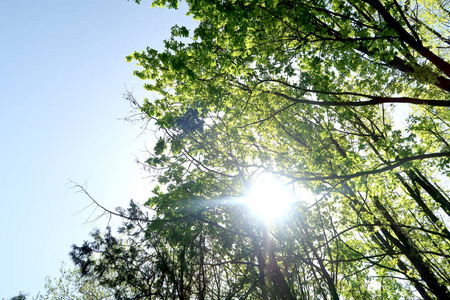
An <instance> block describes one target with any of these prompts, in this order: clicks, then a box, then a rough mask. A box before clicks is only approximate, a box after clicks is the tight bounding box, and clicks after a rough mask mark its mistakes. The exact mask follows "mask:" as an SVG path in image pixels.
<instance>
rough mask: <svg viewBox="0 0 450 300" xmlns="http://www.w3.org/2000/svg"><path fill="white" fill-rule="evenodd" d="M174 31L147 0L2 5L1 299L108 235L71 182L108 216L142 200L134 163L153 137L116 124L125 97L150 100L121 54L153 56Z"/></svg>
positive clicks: (142, 178) (28, 288)
mask: <svg viewBox="0 0 450 300" xmlns="http://www.w3.org/2000/svg"><path fill="white" fill-rule="evenodd" d="M174 24H180V25H187V26H190V25H192V24H193V21H191V20H190V18H189V17H186V16H185V10H184V9H181V10H180V11H174V10H167V9H161V8H154V9H152V8H151V7H150V1H142V3H141V5H137V4H135V3H134V2H132V1H130V2H128V1H126V0H77V1H63V0H46V1H34V0H14V1H1V2H0V34H1V35H0V36H1V43H0V104H1V109H0V130H1V135H0V143H1V144H0V145H1V147H0V166H1V172H0V191H1V196H2V200H1V204H2V205H1V212H2V213H1V218H0V230H1V247H0V299H2V298H5V299H9V297H12V296H14V295H17V294H18V293H19V292H20V291H22V292H25V293H29V294H30V295H31V296H34V295H36V294H37V293H38V292H39V291H41V292H42V291H43V290H44V283H45V277H46V276H50V277H58V275H59V269H60V266H61V263H62V262H63V261H65V262H68V263H69V264H68V265H69V266H70V265H71V262H70V258H69V256H68V253H69V252H70V250H71V245H72V244H81V243H82V242H83V241H84V240H88V239H89V233H90V232H91V231H92V230H93V229H94V228H96V227H98V228H100V229H104V228H105V226H106V220H104V219H103V220H100V221H96V222H94V223H92V222H86V221H88V220H92V219H94V218H95V216H97V215H98V214H99V213H100V211H99V210H97V211H93V207H92V206H91V207H88V208H87V209H85V210H83V208H86V207H87V206H88V205H89V204H91V201H90V200H89V199H88V198H87V197H86V196H85V195H83V194H82V193H77V190H76V189H74V188H73V185H74V184H73V183H71V181H73V182H76V183H79V184H84V183H86V187H87V189H88V192H89V193H90V194H91V195H92V196H93V197H95V199H96V200H98V201H99V202H100V203H102V205H104V206H106V207H108V208H109V209H114V208H115V207H117V206H122V207H126V206H127V205H128V203H129V201H130V199H134V200H135V201H138V202H140V203H143V202H145V201H146V200H147V198H148V197H149V196H150V195H151V189H152V184H151V180H150V179H149V178H148V174H147V173H146V172H145V171H143V170H142V169H141V168H140V167H139V165H138V164H136V162H135V160H136V158H140V159H143V160H145V159H146V158H147V156H146V153H145V148H146V147H147V148H152V145H153V143H154V135H153V134H152V133H151V132H147V133H146V134H143V135H140V133H141V132H142V128H140V126H139V124H137V125H136V124H135V125H132V124H130V123H128V122H126V121H124V120H123V118H124V117H127V116H128V115H129V114H130V110H131V108H130V106H129V104H128V103H127V102H126V101H125V100H124V99H123V93H124V92H125V91H126V90H127V89H128V90H132V91H133V93H134V94H135V96H136V98H137V99H142V98H143V97H149V98H151V97H152V95H150V94H149V93H148V92H146V91H144V90H143V89H142V85H143V82H142V81H140V80H139V79H138V78H137V77H134V76H133V70H135V69H137V67H136V64H135V63H127V62H126V60H125V56H127V55H129V54H131V53H133V52H134V51H141V50H144V49H145V48H146V47H147V46H150V47H152V48H155V49H162V41H163V40H164V39H165V38H168V37H169V36H170V28H171V26H173V25H174ZM91 213H93V215H92V216H91ZM119 224H120V220H113V224H112V225H119Z"/></svg>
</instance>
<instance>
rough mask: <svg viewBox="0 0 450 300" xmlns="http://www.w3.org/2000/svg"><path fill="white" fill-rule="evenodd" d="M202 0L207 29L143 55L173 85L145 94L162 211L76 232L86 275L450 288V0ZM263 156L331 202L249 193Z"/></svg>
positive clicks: (366, 289)
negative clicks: (273, 212) (253, 208)
mask: <svg viewBox="0 0 450 300" xmlns="http://www.w3.org/2000/svg"><path fill="white" fill-rule="evenodd" d="M136 2H139V1H136ZM153 5H156V6H168V7H170V8H177V6H178V1H177V0H168V1H165V0H155V1H153ZM187 5H188V6H189V15H191V16H192V17H193V18H194V19H195V20H197V21H198V26H197V28H195V29H194V30H189V29H188V28H185V27H178V26H174V27H173V29H172V37H171V38H170V39H168V40H166V41H165V50H164V51H157V50H154V49H151V48H148V49H147V50H145V51H143V52H136V53H134V54H133V55H131V56H130V57H129V58H128V59H129V60H130V61H131V60H134V61H136V62H137V63H138V65H139V66H140V67H141V68H140V70H138V71H136V75H137V76H138V77H140V78H141V79H143V80H145V82H146V83H145V87H146V88H147V89H148V90H149V91H153V92H156V93H158V94H159V95H160V97H159V99H157V100H145V102H144V103H143V104H142V105H139V104H138V103H137V102H136V101H135V100H134V99H133V97H132V95H129V98H130V99H131V100H132V101H133V102H134V103H135V105H136V106H137V107H138V109H139V110H140V111H141V112H142V113H143V114H144V115H145V117H146V118H147V119H149V120H152V122H154V124H155V126H156V127H157V128H158V130H159V140H158V142H157V144H156V145H155V148H154V151H153V152H152V153H151V157H150V158H149V159H148V160H147V161H146V165H147V167H148V168H149V170H150V171H151V173H152V175H154V176H155V177H156V178H157V181H158V185H157V187H156V188H155V190H154V192H153V193H154V194H153V195H152V196H151V197H150V198H149V200H148V202H147V203H146V205H147V206H148V207H150V208H152V209H154V210H155V214H154V215H150V216H149V215H147V214H146V213H144V212H143V211H142V210H141V208H139V207H138V206H136V205H134V204H133V203H131V206H130V208H128V209H127V210H122V211H119V214H120V215H122V216H125V217H126V218H125V222H124V226H123V227H122V228H121V233H122V235H121V238H118V237H114V236H113V235H112V234H111V233H110V232H107V233H106V234H104V235H102V234H101V233H99V232H97V233H95V234H94V235H93V237H94V240H93V241H91V242H86V243H85V244H84V245H81V246H78V247H77V246H75V247H74V249H73V252H72V257H73V259H74V262H75V263H76V264H77V265H78V266H79V267H80V269H81V271H82V274H84V275H85V276H89V277H91V278H95V279H96V280H98V282H99V283H100V284H101V285H102V286H104V287H107V288H109V289H111V290H113V291H114V296H115V298H116V299H194V298H195V299H413V298H417V297H418V298H423V299H449V298H450V291H449V286H450V276H449V274H450V260H449V255H450V232H449V222H448V220H449V219H448V217H449V216H450V198H449V196H448V192H447V189H446V188H447V187H448V186H446V183H448V176H449V172H450V169H449V162H450V160H449V157H450V145H449V143H450V130H449V129H450V128H449V126H450V110H449V108H448V107H449V105H450V64H449V62H450V40H449V38H450V30H449V29H450V8H449V6H450V5H449V2H448V1H447V0H407V1H403V0H345V1H344V0H220V1H219V0H217V1H211V0H187ZM398 103H408V104H409V108H408V109H407V111H408V114H409V117H408V119H407V124H403V125H404V126H399V125H398V124H396V123H395V122H394V118H393V116H394V114H395V113H396V111H397V110H398V109H399V104H398ZM402 105H403V107H404V106H405V105H406V104H402ZM261 173H271V174H273V176H276V177H279V178H280V180H282V181H283V182H285V183H287V184H289V185H290V186H292V188H293V189H294V190H295V191H296V193H297V196H299V198H300V199H301V198H302V195H301V191H302V189H308V190H310V191H312V192H313V193H314V194H315V195H316V201H315V202H314V203H307V202H305V201H299V202H298V203H297V204H296V206H295V207H294V208H293V209H292V210H291V211H290V212H289V214H288V215H287V216H286V218H285V219H284V220H283V221H280V222H278V223H276V224H265V223H264V222H263V221H261V220H259V219H257V218H255V217H254V216H252V215H251V214H250V213H249V211H248V210H247V208H246V207H245V206H243V205H242V204H240V203H239V202H237V201H235V199H242V198H243V197H244V196H245V194H246V193H247V191H248V188H249V187H250V186H251V183H252V182H253V181H254V180H255V178H256V177H257V176H258V175H259V174H261ZM276 201H277V199H274V203H276ZM105 274H106V275H105Z"/></svg>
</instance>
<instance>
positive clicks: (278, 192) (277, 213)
mask: <svg viewBox="0 0 450 300" xmlns="http://www.w3.org/2000/svg"><path fill="white" fill-rule="evenodd" d="M243 202H244V204H245V205H246V206H247V207H248V208H249V210H250V212H251V213H252V214H254V215H255V216H256V217H258V218H260V219H261V220H263V221H264V222H266V223H271V222H273V221H276V220H280V219H282V218H283V216H285V215H286V213H287V212H288V211H289V209H291V208H292V206H293V204H294V203H295V202H297V199H296V197H295V195H294V193H293V191H292V190H290V189H289V188H288V187H287V186H286V185H285V184H283V183H282V182H281V181H280V180H278V179H276V178H275V177H273V176H272V175H270V174H268V173H263V174H260V175H259V176H258V177H257V179H256V180H255V182H254V183H253V184H252V186H251V187H250V190H249V192H248V194H247V195H246V197H245V198H244V199H243Z"/></svg>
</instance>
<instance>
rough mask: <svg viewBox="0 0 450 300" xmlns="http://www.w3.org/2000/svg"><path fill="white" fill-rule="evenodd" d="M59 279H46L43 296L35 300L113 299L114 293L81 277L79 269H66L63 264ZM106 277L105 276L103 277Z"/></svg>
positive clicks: (94, 281) (93, 281)
mask: <svg viewBox="0 0 450 300" xmlns="http://www.w3.org/2000/svg"><path fill="white" fill-rule="evenodd" d="M60 272H61V275H60V277H59V278H54V279H51V278H50V277H47V279H46V283H45V293H43V295H44V296H42V295H41V296H39V297H37V298H36V300H43V299H45V300H60V299H70V300H104V299H114V297H113V295H114V291H113V290H108V289H107V288H105V287H102V286H101V285H100V284H99V282H98V281H96V280H93V279H92V278H89V277H82V276H81V272H80V270H79V269H73V270H70V269H67V268H66V265H65V264H63V265H62V266H61V269H60ZM105 277H106V275H105Z"/></svg>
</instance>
